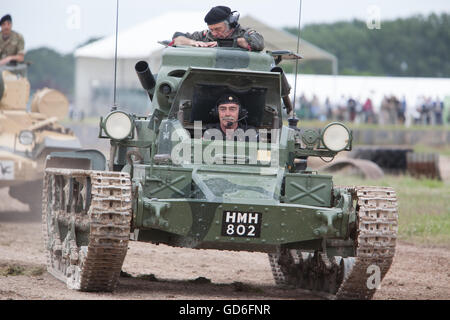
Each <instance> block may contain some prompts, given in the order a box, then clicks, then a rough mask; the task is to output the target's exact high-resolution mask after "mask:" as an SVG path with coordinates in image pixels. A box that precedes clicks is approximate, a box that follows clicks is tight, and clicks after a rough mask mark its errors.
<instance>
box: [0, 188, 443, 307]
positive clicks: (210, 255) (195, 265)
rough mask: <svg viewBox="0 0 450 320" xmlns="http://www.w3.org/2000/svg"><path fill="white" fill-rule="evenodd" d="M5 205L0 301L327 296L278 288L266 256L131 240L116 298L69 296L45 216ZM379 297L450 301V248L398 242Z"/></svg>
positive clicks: (4, 196) (0, 206) (1, 204)
mask: <svg viewBox="0 0 450 320" xmlns="http://www.w3.org/2000/svg"><path fill="white" fill-rule="evenodd" d="M0 199H1V201H0V300H7V299H19V300H41V299H45V300H47V299H50V300H85V299H89V300H104V299H108V300H109V299H112V300H116V299H117V300H125V299H126V300H129V299H133V300H134V299H136V300H139V299H162V300H167V299H187V300H207V299H225V300H233V299H308V300H315V299H323V298H324V297H323V296H320V295H316V294H313V293H311V292H308V291H304V290H293V289H282V288H278V287H276V286H275V283H274V281H273V278H272V274H271V270H270V266H269V262H268V259H267V255H266V254H263V253H245V252H244V253H242V252H241V253H237V252H227V251H215V250H190V249H180V248H171V247H168V246H164V245H160V246H156V245H150V244H144V243H137V242H130V245H129V251H128V254H127V256H126V259H125V263H124V266H123V271H124V272H126V273H128V274H130V275H132V277H121V278H120V283H119V286H118V288H117V290H116V291H115V292H114V293H82V292H76V291H71V290H68V289H67V288H66V286H65V284H64V283H62V282H60V281H58V280H56V279H55V278H53V277H52V276H51V275H49V274H48V273H47V272H46V271H45V254H44V249H43V241H42V238H41V233H42V232H41V223H40V217H39V216H37V215H34V216H33V215H31V214H30V213H28V212H27V211H28V206H27V205H24V204H22V203H20V202H18V201H16V200H14V199H12V198H10V197H9V196H8V193H7V189H2V190H0ZM17 270H19V271H20V272H17ZM15 271H16V272H15ZM7 273H9V274H10V275H5V274H7ZM374 298H375V299H450V250H448V249H443V248H430V247H418V246H414V245H411V244H407V243H402V242H400V243H398V245H397V252H396V256H395V259H394V263H393V265H392V267H391V269H390V271H389V272H388V274H387V275H386V277H385V279H384V281H383V282H382V284H381V289H380V290H379V291H377V293H376V295H375V297H374Z"/></svg>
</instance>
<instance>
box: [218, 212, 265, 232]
mask: <svg viewBox="0 0 450 320" xmlns="http://www.w3.org/2000/svg"><path fill="white" fill-rule="evenodd" d="M261 221H262V213H259V212H243V211H224V212H223V219H222V236H225V237H247V238H259V237H260V236H261Z"/></svg>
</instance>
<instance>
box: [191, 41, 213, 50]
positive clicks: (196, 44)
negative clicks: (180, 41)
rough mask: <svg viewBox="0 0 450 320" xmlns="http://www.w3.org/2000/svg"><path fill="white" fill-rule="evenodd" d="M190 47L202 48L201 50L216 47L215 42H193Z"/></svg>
mask: <svg viewBox="0 0 450 320" xmlns="http://www.w3.org/2000/svg"><path fill="white" fill-rule="evenodd" d="M192 46H193V47H202V48H213V47H217V41H211V42H203V41H194V43H193V44H192Z"/></svg>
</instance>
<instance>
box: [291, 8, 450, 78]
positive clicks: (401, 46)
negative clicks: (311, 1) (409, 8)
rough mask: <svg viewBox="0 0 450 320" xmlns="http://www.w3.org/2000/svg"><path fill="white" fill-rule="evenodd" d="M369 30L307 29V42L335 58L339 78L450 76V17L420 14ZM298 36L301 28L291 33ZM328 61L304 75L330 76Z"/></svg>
mask: <svg viewBox="0 0 450 320" xmlns="http://www.w3.org/2000/svg"><path fill="white" fill-rule="evenodd" d="M380 27H381V28H380V29H369V28H368V27H367V25H366V22H365V21H361V20H356V19H355V20H353V21H349V22H335V23H326V24H325V23H320V24H310V25H307V26H305V27H304V28H303V29H302V30H301V31H300V36H301V38H302V39H305V40H306V41H309V42H311V43H313V44H314V45H316V46H318V47H320V48H322V49H324V50H326V51H328V52H330V53H332V54H334V55H335V56H336V57H337V58H338V61H339V74H342V75H375V76H409V77H450V59H449V58H448V57H449V52H450V14H448V13H442V14H440V15H437V14H434V13H433V14H430V15H428V16H423V15H416V16H412V17H408V18H398V19H395V20H390V21H384V20H382V21H381V25H380ZM285 30H286V31H288V32H290V33H292V34H294V35H296V36H297V34H298V33H297V32H298V31H297V28H296V27H288V28H285ZM330 69H331V67H330V66H329V65H327V64H326V63H323V62H317V61H314V62H308V63H304V64H303V65H302V66H301V69H300V72H301V73H319V74H322V73H330Z"/></svg>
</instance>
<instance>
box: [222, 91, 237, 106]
mask: <svg viewBox="0 0 450 320" xmlns="http://www.w3.org/2000/svg"><path fill="white" fill-rule="evenodd" d="M226 103H235V104H237V105H239V106H240V105H241V102H240V101H239V98H238V97H236V96H235V95H234V94H232V93H226V94H224V95H222V96H221V97H220V98H219V100H217V106H220V105H221V104H226Z"/></svg>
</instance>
